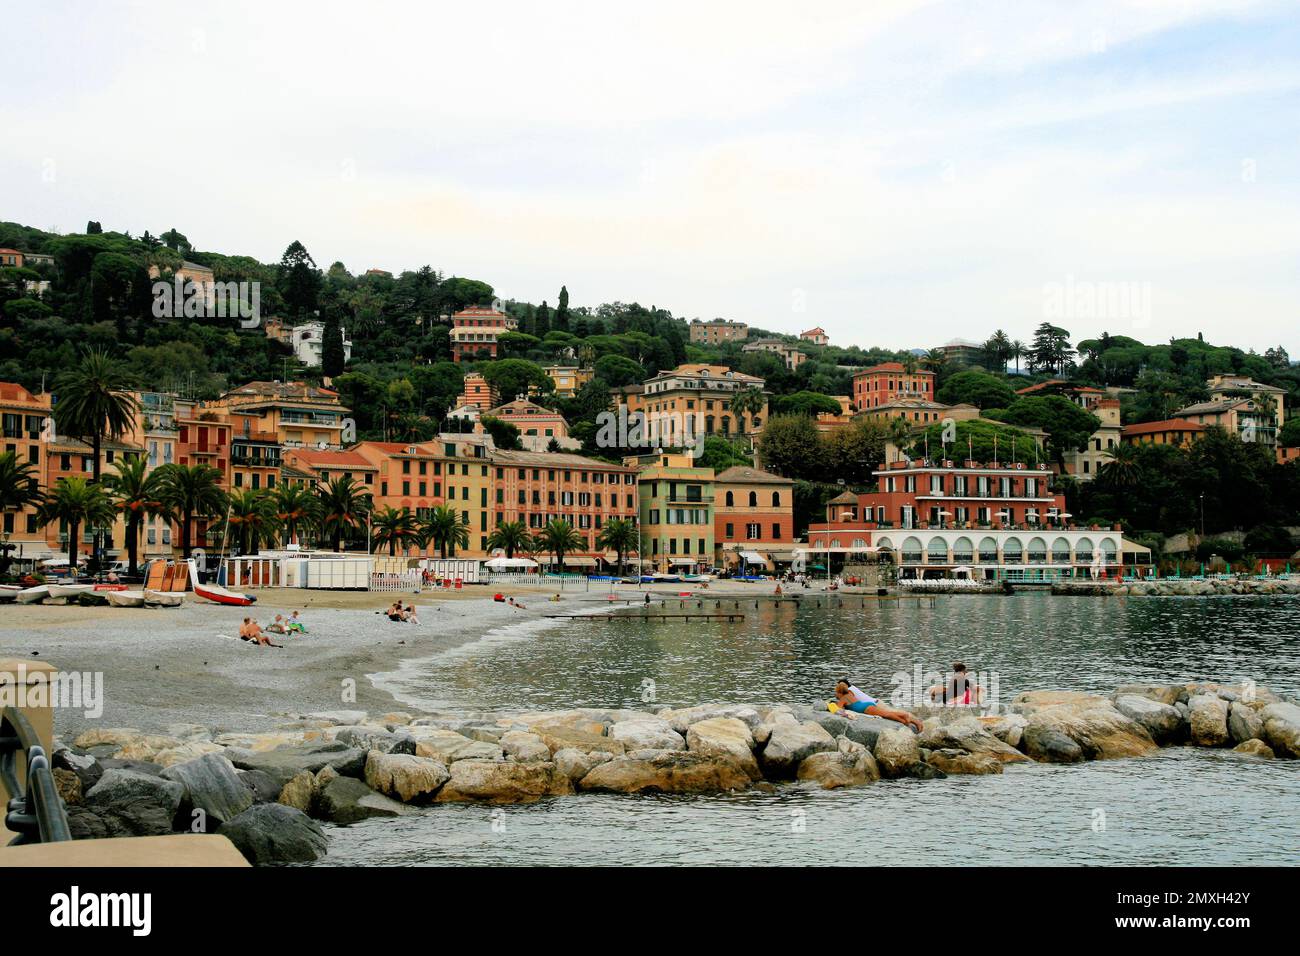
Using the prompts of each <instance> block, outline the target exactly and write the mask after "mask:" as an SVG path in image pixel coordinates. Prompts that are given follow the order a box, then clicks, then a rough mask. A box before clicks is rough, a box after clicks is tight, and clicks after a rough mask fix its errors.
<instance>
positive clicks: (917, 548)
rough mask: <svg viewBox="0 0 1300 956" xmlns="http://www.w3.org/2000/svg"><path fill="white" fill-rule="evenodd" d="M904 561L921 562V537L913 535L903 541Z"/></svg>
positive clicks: (908, 562)
mask: <svg viewBox="0 0 1300 956" xmlns="http://www.w3.org/2000/svg"><path fill="white" fill-rule="evenodd" d="M903 563H904V564H920V563H921V539H920V538H916V537H912V538H908V539H907V540H906V541H904V542H903Z"/></svg>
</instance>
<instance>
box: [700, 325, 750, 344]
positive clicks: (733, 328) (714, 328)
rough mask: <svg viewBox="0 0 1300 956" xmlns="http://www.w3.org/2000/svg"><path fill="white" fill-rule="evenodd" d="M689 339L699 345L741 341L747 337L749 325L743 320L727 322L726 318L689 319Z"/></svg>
mask: <svg viewBox="0 0 1300 956" xmlns="http://www.w3.org/2000/svg"><path fill="white" fill-rule="evenodd" d="M690 332H691V341H692V342H695V343H697V344H699V345H721V344H722V343H724V342H743V341H744V340H745V339H747V338H749V326H748V325H746V324H745V323H744V322H729V321H727V320H726V319H710V320H709V321H708V322H701V321H700V320H699V319H693V320H692V321H691V329H690Z"/></svg>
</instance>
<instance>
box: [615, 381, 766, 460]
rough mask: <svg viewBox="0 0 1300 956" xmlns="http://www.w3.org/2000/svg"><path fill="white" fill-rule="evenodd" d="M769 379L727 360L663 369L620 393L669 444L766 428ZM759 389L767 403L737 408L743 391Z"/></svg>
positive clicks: (652, 436)
mask: <svg viewBox="0 0 1300 956" xmlns="http://www.w3.org/2000/svg"><path fill="white" fill-rule="evenodd" d="M765 384H766V383H765V382H764V380H763V379H761V378H758V377H757V376H754V375H746V374H744V373H743V372H737V371H734V370H732V369H729V368H727V367H726V366H725V365H679V366H677V368H675V369H672V370H671V371H663V372H660V373H659V374H658V375H656V376H654V377H653V378H651V379H647V380H646V382H645V383H644V384H643V385H641V386H640V387H639V389H617V390H615V397H616V399H617V400H620V401H622V402H624V403H626V405H627V413H628V414H629V415H632V414H635V413H637V412H642V413H644V415H645V421H646V426H645V427H646V432H647V434H648V435H649V438H650V439H651V440H652V441H655V442H658V443H659V444H662V445H663V446H665V447H674V446H679V445H682V444H684V443H689V441H690V440H691V438H692V437H693V436H698V435H700V434H704V435H733V434H739V433H742V432H743V433H744V434H747V435H750V436H753V435H756V434H757V433H759V432H761V431H762V430H763V423H764V422H765V421H767V393H766V392H764V391H763V387H764V385H765ZM749 390H757V391H758V392H759V393H761V394H762V399H763V401H762V407H761V408H759V410H758V411H757V412H742V413H737V412H734V411H732V409H731V401H732V399H733V398H735V397H736V395H737V394H739V393H741V392H746V391H749Z"/></svg>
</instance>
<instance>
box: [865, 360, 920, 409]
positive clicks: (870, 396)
mask: <svg viewBox="0 0 1300 956" xmlns="http://www.w3.org/2000/svg"><path fill="white" fill-rule="evenodd" d="M909 399H911V400H916V399H920V400H921V401H925V402H933V401H934V373H933V372H927V371H925V370H924V369H916V370H915V371H912V372H909V371H908V370H907V369H906V368H904V367H903V364H902V363H901V362H882V363H881V364H880V365H873V366H871V368H865V369H863V370H862V371H860V372H856V373H854V376H853V407H854V408H855V409H856V410H857V411H860V412H863V411H866V410H867V409H869V408H875V407H877V406H879V405H886V404H889V403H890V402H897V401H904V400H909Z"/></svg>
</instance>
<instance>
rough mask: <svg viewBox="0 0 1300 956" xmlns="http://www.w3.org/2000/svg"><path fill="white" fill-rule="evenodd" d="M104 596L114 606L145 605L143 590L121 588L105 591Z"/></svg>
mask: <svg viewBox="0 0 1300 956" xmlns="http://www.w3.org/2000/svg"><path fill="white" fill-rule="evenodd" d="M104 597H106V598H108V603H109V604H111V605H112V606H113V607H144V592H143V591H128V590H127V589H126V588H122V589H121V590H112V591H105V592H104Z"/></svg>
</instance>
